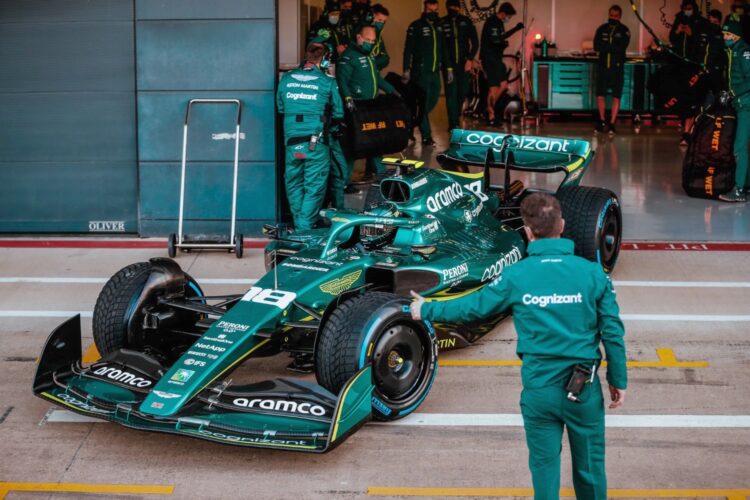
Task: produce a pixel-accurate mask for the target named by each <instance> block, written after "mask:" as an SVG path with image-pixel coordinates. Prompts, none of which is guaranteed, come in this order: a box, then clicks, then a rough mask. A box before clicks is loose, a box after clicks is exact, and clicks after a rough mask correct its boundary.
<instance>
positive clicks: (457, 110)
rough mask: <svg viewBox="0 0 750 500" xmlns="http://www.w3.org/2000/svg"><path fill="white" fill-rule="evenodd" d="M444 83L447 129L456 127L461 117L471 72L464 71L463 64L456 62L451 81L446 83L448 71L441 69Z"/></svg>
mask: <svg viewBox="0 0 750 500" xmlns="http://www.w3.org/2000/svg"><path fill="white" fill-rule="evenodd" d="M443 83H444V84H445V107H446V108H448V129H449V130H453V129H454V128H458V126H459V124H460V119H461V108H463V104H464V101H465V100H466V94H468V93H469V84H470V83H471V73H467V72H466V71H464V66H463V64H457V65H456V67H455V68H454V69H453V82H452V83H448V73H447V72H446V71H443Z"/></svg>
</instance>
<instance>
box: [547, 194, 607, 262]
mask: <svg viewBox="0 0 750 500" xmlns="http://www.w3.org/2000/svg"><path fill="white" fill-rule="evenodd" d="M557 198H558V199H559V200H560V205H561V208H562V214H563V218H564V219H565V232H564V233H563V237H564V238H570V239H571V240H573V241H574V242H575V245H576V255H578V256H580V257H583V258H585V259H588V260H591V261H593V262H598V263H599V264H601V266H602V268H603V269H604V271H605V272H607V273H610V272H612V270H613V269H614V268H615V264H616V263H617V257H618V256H619V255H620V245H621V244H622V211H621V210H620V202H619V200H618V199H617V195H615V194H614V193H613V192H612V191H609V190H608V189H603V188H597V187H589V186H575V187H568V188H562V189H560V191H558V193H557Z"/></svg>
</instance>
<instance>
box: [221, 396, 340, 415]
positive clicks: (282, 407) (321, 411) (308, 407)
mask: <svg viewBox="0 0 750 500" xmlns="http://www.w3.org/2000/svg"><path fill="white" fill-rule="evenodd" d="M232 403H233V404H234V405H235V406H241V407H243V408H260V409H262V410H272V411H281V412H285V413H302V414H305V415H315V416H316V417H322V416H324V415H325V414H326V410H325V408H323V407H322V406H320V405H314V404H312V403H297V402H296V401H287V400H283V399H277V400H275V401H274V400H273V399H246V398H237V399H235V400H234V401H232ZM256 404H257V406H256Z"/></svg>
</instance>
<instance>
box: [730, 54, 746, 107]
mask: <svg viewBox="0 0 750 500" xmlns="http://www.w3.org/2000/svg"><path fill="white" fill-rule="evenodd" d="M727 57H728V58H729V91H730V92H731V93H732V95H733V96H734V101H732V104H733V105H734V107H735V108H736V109H745V108H748V107H750V45H748V44H747V43H745V42H744V41H743V40H742V39H740V40H738V41H737V43H735V44H734V45H732V47H731V48H730V49H727Z"/></svg>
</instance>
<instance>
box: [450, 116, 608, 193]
mask: <svg viewBox="0 0 750 500" xmlns="http://www.w3.org/2000/svg"><path fill="white" fill-rule="evenodd" d="M593 156H594V151H593V150H592V149H591V144H590V143H589V142H588V141H584V140H581V139H562V138H553V137H534V136H528V135H514V134H503V133H495V132H485V131H481V130H462V129H453V131H452V132H451V141H450V147H449V148H448V149H447V150H446V151H444V152H443V153H441V154H440V155H438V161H439V162H440V163H441V164H444V163H459V164H463V165H473V166H481V167H500V168H507V169H509V170H522V171H527V172H542V173H553V172H564V173H565V179H564V180H563V182H562V184H561V186H568V185H577V184H578V183H579V182H580V179H581V176H582V174H583V172H584V171H585V169H586V167H587V166H588V164H589V162H590V161H591V158H593Z"/></svg>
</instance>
